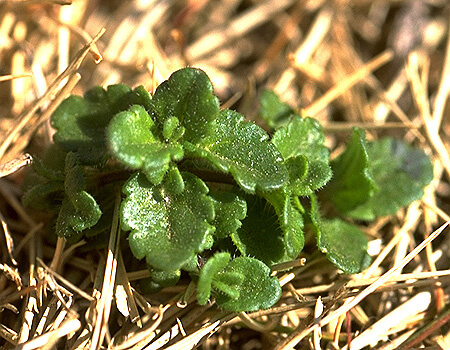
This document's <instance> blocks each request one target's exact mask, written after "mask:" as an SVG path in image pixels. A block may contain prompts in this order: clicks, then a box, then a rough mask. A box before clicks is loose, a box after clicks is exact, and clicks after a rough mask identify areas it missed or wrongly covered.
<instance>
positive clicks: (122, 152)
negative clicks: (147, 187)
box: [107, 105, 183, 185]
mask: <svg viewBox="0 0 450 350" xmlns="http://www.w3.org/2000/svg"><path fill="white" fill-rule="evenodd" d="M153 127H154V122H153V120H152V119H151V118H150V116H149V114H148V113H147V111H146V110H145V109H144V107H142V106H140V105H134V106H132V107H131V108H130V109H129V110H128V111H124V112H120V113H118V114H116V115H115V116H114V118H113V119H112V121H111V123H110V125H109V127H108V132H107V136H108V146H109V148H110V150H111V153H112V154H113V155H114V156H115V157H116V158H117V159H119V160H120V161H121V162H122V163H123V164H124V165H126V166H128V167H130V168H132V169H136V170H137V169H141V170H142V172H143V173H144V174H145V175H146V176H147V178H148V179H149V181H150V182H152V183H154V184H155V185H157V184H159V183H160V182H161V181H162V179H163V177H164V175H165V174H166V172H167V170H168V169H169V163H170V162H171V161H172V160H180V159H181V158H182V157H183V148H182V147H181V145H180V144H178V143H170V142H164V141H161V140H159V139H158V137H155V136H154V135H153V132H152V129H153Z"/></svg>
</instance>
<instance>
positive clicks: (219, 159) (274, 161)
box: [184, 110, 288, 193]
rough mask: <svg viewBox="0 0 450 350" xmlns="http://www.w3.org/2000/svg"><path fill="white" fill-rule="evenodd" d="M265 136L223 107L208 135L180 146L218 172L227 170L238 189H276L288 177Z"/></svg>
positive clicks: (240, 116)
mask: <svg viewBox="0 0 450 350" xmlns="http://www.w3.org/2000/svg"><path fill="white" fill-rule="evenodd" d="M268 137H269V136H268V135H267V134H266V132H265V131H264V130H263V129H261V128H260V127H259V126H257V125H256V124H253V123H250V122H246V121H245V120H244V117H243V116H242V115H240V114H239V113H237V112H234V111H230V110H223V111H221V112H220V114H219V116H218V118H217V119H216V120H215V128H214V132H213V133H212V134H210V135H209V136H207V137H205V138H204V139H203V140H201V142H199V143H198V144H197V145H193V144H191V143H187V142H186V143H185V144H184V146H185V148H187V149H188V150H190V151H191V152H193V153H194V154H195V155H197V156H200V157H203V158H205V159H208V160H209V161H210V162H211V163H213V165H215V166H216V167H218V168H219V169H220V170H221V171H223V172H230V173H231V175H232V176H233V177H234V179H235V180H236V182H237V183H238V185H239V186H240V187H241V188H242V189H244V190H245V191H247V192H250V193H254V192H255V190H260V191H269V190H273V189H276V188H280V187H282V186H283V185H285V184H286V183H287V180H288V173H287V170H286V167H285V165H284V164H283V158H282V157H281V154H280V153H279V152H278V150H277V149H276V147H275V146H274V145H273V144H272V143H270V142H269V141H268Z"/></svg>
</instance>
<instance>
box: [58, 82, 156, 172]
mask: <svg viewBox="0 0 450 350" xmlns="http://www.w3.org/2000/svg"><path fill="white" fill-rule="evenodd" d="M150 101H151V97H150V95H149V94H148V92H146V91H145V89H144V88H143V87H138V88H136V89H135V90H131V88H130V87H128V86H126V85H123V84H117V85H111V86H108V88H107V89H106V90H105V89H103V88H102V87H100V86H96V87H94V88H92V89H90V90H89V91H88V92H86V94H85V95H84V97H81V96H75V95H71V96H69V97H68V98H66V99H65V100H64V101H63V102H62V103H61V104H60V105H59V106H58V108H57V109H56V110H55V112H54V113H53V115H52V117H51V124H52V126H53V127H54V128H55V129H56V130H57V131H56V133H55V135H54V137H53V139H54V141H55V143H57V144H59V145H61V146H62V147H63V148H64V149H66V150H67V151H73V152H76V153H77V155H78V157H79V159H80V161H81V163H82V164H88V165H95V164H98V163H100V162H102V161H103V160H104V159H105V158H106V157H107V153H108V151H107V148H106V144H105V139H106V138H105V129H106V126H107V125H108V124H109V122H110V120H111V118H112V117H113V116H114V115H115V114H116V113H118V112H120V111H123V110H126V109H128V108H129V107H130V106H131V105H133V104H135V103H138V104H141V105H143V106H145V107H149V105H150Z"/></svg>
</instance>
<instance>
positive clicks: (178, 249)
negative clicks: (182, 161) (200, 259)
mask: <svg viewBox="0 0 450 350" xmlns="http://www.w3.org/2000/svg"><path fill="white" fill-rule="evenodd" d="M174 172H175V173H177V172H178V169H177V168H175V167H174V168H172V169H170V170H169V172H168V174H167V175H166V178H171V179H172V180H166V179H165V180H164V181H163V182H162V183H161V184H159V185H157V186H156V185H152V184H151V183H150V182H149V181H148V180H147V178H146V177H145V176H144V175H143V174H142V173H136V174H134V175H132V176H131V178H130V179H129V180H128V181H127V182H126V183H125V185H124V187H123V192H124V194H125V195H126V198H125V199H124V201H123V202H122V205H121V210H120V213H121V226H122V228H123V229H124V230H125V231H131V233H130V235H129V238H128V241H129V244H130V248H131V251H132V252H133V254H134V256H135V257H136V258H138V259H142V258H144V257H145V258H146V261H147V264H148V265H149V266H151V267H153V268H155V269H158V270H161V271H175V270H178V269H180V268H182V267H183V265H184V264H187V263H188V262H190V261H192V259H193V258H194V257H195V255H196V254H198V253H200V252H202V251H203V250H204V249H206V248H207V245H208V241H209V240H208V236H210V235H212V234H213V232H214V227H213V226H212V225H210V224H209V222H211V221H212V220H213V219H214V204H213V202H212V200H211V199H210V198H209V197H208V196H207V193H208V188H207V187H206V185H205V184H204V183H203V181H201V180H200V179H199V178H198V177H196V176H195V175H193V174H191V173H187V172H185V173H181V174H175V175H173V174H172V173H174ZM179 181H182V182H183V184H181V183H179Z"/></svg>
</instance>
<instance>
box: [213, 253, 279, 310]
mask: <svg viewBox="0 0 450 350" xmlns="http://www.w3.org/2000/svg"><path fill="white" fill-rule="evenodd" d="M270 273H271V271H270V268H269V267H268V266H267V265H265V264H264V263H263V262H261V261H259V260H258V259H254V258H249V257H238V258H236V259H234V260H231V262H229V263H228V265H227V266H226V267H225V268H224V269H223V270H222V271H221V272H220V273H219V274H231V275H234V276H238V275H241V276H243V278H242V279H237V280H238V281H239V280H242V282H241V283H239V284H236V285H230V286H229V287H231V288H230V289H234V290H235V293H220V292H219V293H216V303H217V305H218V306H219V307H222V308H224V309H226V310H229V311H234V312H241V311H244V312H245V311H257V310H261V309H267V308H269V307H271V306H273V305H274V304H275V303H276V302H277V301H278V300H279V299H280V297H281V287H280V284H279V282H278V279H277V278H276V277H275V276H273V277H271V276H270ZM225 280H226V278H225V279H223V280H221V282H224V281H225ZM231 280H232V279H231ZM230 294H235V295H237V297H232V296H230Z"/></svg>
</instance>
